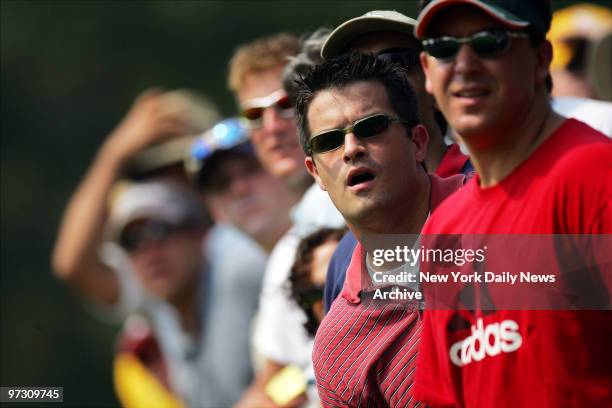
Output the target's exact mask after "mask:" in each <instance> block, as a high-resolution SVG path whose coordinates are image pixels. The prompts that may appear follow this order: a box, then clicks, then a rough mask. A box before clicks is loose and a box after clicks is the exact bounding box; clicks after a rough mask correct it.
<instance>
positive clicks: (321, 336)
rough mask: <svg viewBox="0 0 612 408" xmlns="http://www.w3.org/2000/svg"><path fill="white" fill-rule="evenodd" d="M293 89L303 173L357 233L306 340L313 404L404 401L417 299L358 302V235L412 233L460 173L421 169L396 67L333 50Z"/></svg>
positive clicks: (422, 136)
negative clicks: (337, 283) (315, 395)
mask: <svg viewBox="0 0 612 408" xmlns="http://www.w3.org/2000/svg"><path fill="white" fill-rule="evenodd" d="M297 95H298V97H297V102H296V114H297V117H298V124H299V128H300V140H301V143H302V147H303V148H304V151H305V153H306V155H307V157H306V159H305V163H306V167H307V168H308V172H309V173H310V174H311V175H312V176H313V177H314V178H315V180H316V182H317V183H318V184H319V186H320V187H321V188H322V189H324V190H326V191H327V192H328V193H329V195H330V197H331V199H332V201H333V202H334V204H335V205H336V207H337V208H338V210H339V211H340V212H341V213H342V215H343V216H344V218H345V219H346V222H347V224H348V226H349V227H350V228H351V231H352V232H353V233H354V234H355V236H356V237H357V240H358V241H360V243H359V244H358V245H357V247H356V248H355V251H354V253H353V256H352V260H351V265H350V267H349V269H348V270H347V278H346V283H345V286H344V289H343V291H342V293H341V295H340V296H339V297H338V298H337V299H336V301H335V302H334V303H333V305H332V307H331V310H330V312H329V313H328V314H327V315H326V317H325V319H324V320H323V322H322V323H321V326H320V327H319V330H318V332H317V336H316V338H315V344H314V350H313V365H314V370H315V377H316V381H317V387H318V390H319V396H320V397H321V403H322V404H323V405H324V406H326V407H358V406H366V405H373V406H392V407H402V408H403V407H409V406H414V405H415V404H417V403H416V402H415V399H414V398H413V395H412V385H413V376H414V370H415V364H416V351H417V349H418V347H417V345H418V341H419V336H420V325H421V318H420V313H419V304H418V302H416V301H413V302H410V301H406V302H389V303H384V304H382V303H381V304H378V305H374V304H367V305H365V304H364V303H365V302H364V301H363V299H364V297H368V296H369V298H371V297H372V296H371V294H370V292H371V291H370V290H369V289H370V286H371V285H368V283H367V282H364V279H367V278H368V275H367V273H363V271H362V265H363V263H364V258H365V256H366V253H367V254H368V255H371V252H368V250H366V249H364V247H363V246H362V243H363V239H364V238H365V236H366V235H370V234H418V233H419V232H420V230H421V227H422V226H423V224H424V223H425V220H426V218H427V216H428V214H429V212H430V211H431V209H432V208H435V207H436V206H437V205H438V204H439V203H440V202H441V201H442V200H443V199H444V198H445V197H447V196H448V195H450V194H451V193H452V192H453V191H455V190H456V189H457V188H459V187H460V186H461V185H462V183H463V176H454V177H452V178H449V179H441V178H439V177H438V176H435V175H428V174H427V173H426V171H425V169H424V167H423V165H422V162H423V159H424V157H425V154H426V151H427V141H428V134H427V130H426V129H425V127H424V126H423V125H420V124H419V122H418V114H417V112H418V110H417V106H416V100H415V96H414V93H413V91H412V88H411V86H410V83H409V82H408V81H407V79H406V75H405V72H403V71H402V69H401V68H400V67H399V66H396V65H390V64H389V63H387V62H385V61H382V60H379V59H377V58H376V57H375V56H374V55H371V54H357V53H355V54H351V55H347V56H342V57H339V58H338V59H335V60H331V61H328V62H325V63H323V64H321V65H318V66H316V67H315V68H314V69H313V70H312V71H311V72H309V73H308V74H307V75H306V76H305V77H304V78H302V81H301V83H300V84H299V86H298V90H297ZM378 289H381V288H378ZM384 289H389V287H386V288H384ZM381 290H382V289H381ZM416 292H417V291H416V290H413V293H416Z"/></svg>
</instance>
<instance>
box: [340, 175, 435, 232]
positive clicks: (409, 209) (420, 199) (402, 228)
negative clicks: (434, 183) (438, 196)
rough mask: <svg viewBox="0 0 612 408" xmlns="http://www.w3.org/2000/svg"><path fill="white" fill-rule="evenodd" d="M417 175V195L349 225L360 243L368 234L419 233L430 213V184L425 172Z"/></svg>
mask: <svg viewBox="0 0 612 408" xmlns="http://www.w3.org/2000/svg"><path fill="white" fill-rule="evenodd" d="M419 174H420V175H421V176H420V180H419V183H418V184H419V187H418V188H417V189H415V190H417V191H419V193H418V194H416V195H415V196H412V197H410V198H409V199H407V200H405V201H403V202H402V203H398V205H396V206H394V208H393V209H390V208H381V209H379V210H378V211H377V212H376V213H375V214H369V215H368V216H366V217H362V218H363V220H357V221H353V222H350V223H349V227H350V228H351V230H352V231H353V233H354V234H355V237H356V238H357V239H358V240H359V241H360V242H362V237H363V236H364V235H368V234H420V233H421V229H422V228H423V225H424V224H425V221H426V220H427V216H428V214H429V211H430V194H431V182H430V180H429V176H427V174H426V173H425V171H423V172H420V173H419ZM415 186H416V185H415ZM398 208H399V209H400V210H398ZM360 221H361V222H360Z"/></svg>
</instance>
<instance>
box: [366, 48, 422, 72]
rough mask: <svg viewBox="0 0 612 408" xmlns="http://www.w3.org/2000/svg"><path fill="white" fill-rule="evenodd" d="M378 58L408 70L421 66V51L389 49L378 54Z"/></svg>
mask: <svg viewBox="0 0 612 408" xmlns="http://www.w3.org/2000/svg"><path fill="white" fill-rule="evenodd" d="M376 58H378V59H380V60H383V61H386V62H393V63H396V64H399V65H401V66H402V67H404V68H406V69H408V70H411V69H413V68H414V67H416V66H418V65H419V51H417V50H414V49H412V48H389V49H386V50H382V51H380V52H379V53H377V54H376Z"/></svg>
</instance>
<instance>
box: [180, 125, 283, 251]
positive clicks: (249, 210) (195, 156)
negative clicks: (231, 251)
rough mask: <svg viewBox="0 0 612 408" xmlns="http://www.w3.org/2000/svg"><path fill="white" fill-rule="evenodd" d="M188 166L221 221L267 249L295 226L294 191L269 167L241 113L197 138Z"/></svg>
mask: <svg viewBox="0 0 612 408" xmlns="http://www.w3.org/2000/svg"><path fill="white" fill-rule="evenodd" d="M190 160H191V161H189V162H188V167H189V168H190V169H189V170H190V172H191V173H193V177H194V181H195V183H196V185H197V186H198V188H199V189H200V190H201V191H202V193H203V196H204V200H205V203H206V205H207V207H208V209H209V211H210V212H211V214H213V217H214V218H215V220H217V222H221V221H224V222H229V223H231V224H233V225H234V226H236V227H237V228H239V229H240V230H241V231H242V232H244V233H245V234H247V235H248V236H250V237H251V238H252V239H254V240H255V241H256V242H257V243H258V244H259V245H260V246H261V247H262V248H263V249H264V250H265V251H266V252H270V251H271V250H272V248H273V247H274V244H276V242H277V241H278V240H279V239H280V238H281V236H282V235H283V234H284V233H285V232H287V230H288V229H289V227H290V226H291V220H290V218H289V210H290V209H291V206H292V205H293V201H292V197H291V195H290V193H289V191H288V190H287V189H286V188H285V186H284V184H283V183H282V182H281V181H280V180H279V179H278V178H276V177H274V176H272V175H271V174H270V173H268V172H267V171H265V170H264V169H263V167H262V166H261V164H260V163H259V160H257V157H256V156H255V152H254V150H253V147H252V145H251V143H250V142H249V139H248V134H247V130H246V128H245V127H244V125H243V124H242V122H241V121H240V120H238V119H227V120H224V121H222V122H220V123H218V124H217V125H215V126H214V127H213V128H212V129H210V130H209V131H208V132H206V133H205V134H204V135H203V136H201V137H199V138H198V139H196V140H195V141H194V142H193V143H192V146H191V151H190Z"/></svg>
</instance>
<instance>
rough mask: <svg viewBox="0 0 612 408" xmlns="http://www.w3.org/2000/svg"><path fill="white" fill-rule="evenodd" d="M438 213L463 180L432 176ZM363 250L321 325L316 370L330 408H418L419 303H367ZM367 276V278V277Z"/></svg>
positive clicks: (353, 260) (325, 403) (323, 399)
mask: <svg viewBox="0 0 612 408" xmlns="http://www.w3.org/2000/svg"><path fill="white" fill-rule="evenodd" d="M430 180H431V202H432V209H433V208H435V207H437V205H438V204H439V203H441V202H442V201H443V200H444V199H445V198H446V197H448V196H449V195H450V194H451V193H452V192H454V191H455V190H457V189H458V188H459V187H461V185H462V184H463V176H454V177H450V178H447V179H441V178H439V177H437V176H435V175H430ZM363 259H364V256H363V247H362V246H361V244H360V243H358V244H357V247H356V248H355V251H354V252H353V256H352V258H351V262H350V264H349V267H348V269H347V275H346V281H345V283H344V287H343V289H342V292H341V294H340V296H338V298H336V300H335V301H334V303H333V304H332V307H331V309H330V311H329V313H328V314H327V315H326V316H325V319H323V321H322V322H321V325H320V326H319V330H318V331H317V335H316V338H315V343H314V349H313V356H312V359H313V365H314V370H315V377H316V381H317V387H318V390H319V396H320V398H321V404H322V405H323V406H324V407H362V406H363V407H369V406H372V407H388V406H390V407H402V408H404V407H416V406H419V405H420V404H419V403H418V402H417V401H415V400H414V398H413V395H412V386H413V380H414V372H415V369H416V355H417V349H418V344H419V338H420V333H421V316H420V313H419V309H418V303H417V302H415V301H393V302H388V303H384V304H383V303H377V304H375V303H374V302H362V301H361V297H362V296H366V295H367V294H368V292H367V291H368V290H369V288H368V289H365V288H362V270H363V269H362V261H363ZM365 276H367V272H366V275H365Z"/></svg>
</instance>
